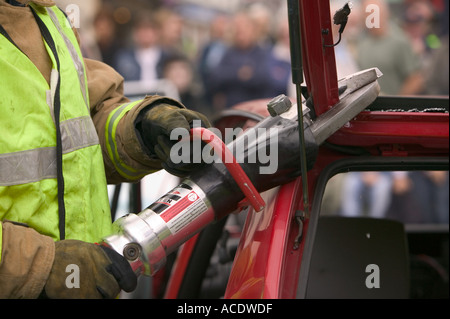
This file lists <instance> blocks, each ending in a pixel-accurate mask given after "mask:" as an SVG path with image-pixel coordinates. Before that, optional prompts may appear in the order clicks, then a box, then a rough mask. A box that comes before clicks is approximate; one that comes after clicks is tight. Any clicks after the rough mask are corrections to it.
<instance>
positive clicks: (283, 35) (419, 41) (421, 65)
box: [57, 0, 449, 117]
mask: <svg viewBox="0 0 450 319" xmlns="http://www.w3.org/2000/svg"><path fill="white" fill-rule="evenodd" d="M78 2H79V8H80V21H79V29H78V32H79V34H80V37H81V40H82V46H83V51H84V54H85V56H86V57H88V58H93V59H99V60H103V61H104V62H105V63H107V64H109V65H111V66H112V67H113V68H115V69H116V70H117V71H118V72H119V73H121V74H122V76H123V77H124V78H125V80H126V81H127V82H136V81H140V82H145V83H149V85H150V84H151V83H152V82H155V81H158V80H162V79H164V80H169V81H170V83H171V84H172V85H174V86H175V87H176V89H177V91H178V93H179V97H180V100H181V101H182V102H183V103H184V104H185V105H186V106H187V107H189V108H191V109H196V110H198V111H201V112H203V113H205V114H207V115H208V116H210V117H214V116H215V115H217V114H218V113H219V112H220V111H221V110H224V109H226V108H229V107H231V106H233V105H235V104H237V103H240V102H243V101H247V100H252V99H260V98H271V97H274V96H277V95H279V94H282V93H283V94H286V95H288V96H292V95H294V94H295V93H294V92H295V90H294V89H293V85H292V83H291V70H290V50H289V30H288V20H287V8H286V1H281V0H275V1H245V0H241V2H242V3H243V5H242V6H240V7H238V8H236V9H235V10H228V11H221V10H213V9H211V7H208V8H206V7H207V5H206V4H207V3H208V1H205V8H201V5H199V4H198V3H201V1H195V2H196V3H197V5H196V7H195V10H193V9H192V8H191V10H186V9H185V8H181V6H180V3H182V2H183V1H181V0H180V1H176V0H173V1H156V0H153V1H131V2H130V1H118V0H115V1H113V0H103V1H101V0H96V1H78ZM186 2H188V1H186ZM235 2H239V1H235ZM275 2H276V3H277V5H276V6H275V7H274V6H273V4H275ZM346 2H347V1H343V0H332V1H331V11H332V12H331V14H332V15H333V14H334V12H335V11H336V10H337V9H339V8H340V7H342V6H343V5H344V4H345V3H346ZM57 3H58V4H59V5H60V6H61V7H62V8H65V7H66V6H67V5H68V4H73V3H77V1H74V0H58V1H57ZM268 4H272V6H270V5H268ZM278 4H279V5H278ZM352 4H353V9H352V13H351V15H350V18H349V22H348V24H347V27H346V29H345V31H344V34H343V40H342V41H341V43H340V44H339V45H338V46H336V48H335V50H336V59H337V69H338V76H339V77H343V76H346V75H348V74H351V73H354V72H356V71H358V70H362V69H366V68H371V67H373V66H377V67H378V68H379V69H380V70H381V71H382V72H383V73H384V76H383V77H382V79H381V82H380V85H381V88H382V94H394V95H397V94H403V95H411V94H431V95H448V87H449V84H448V71H449V66H448V55H449V53H448V1H446V0H397V1H394V0H391V1H388V0H353V1H352ZM370 4H376V5H377V6H378V8H380V12H379V18H380V23H379V27H376V28H369V27H368V21H367V20H368V19H374V15H373V14H374V12H371V11H368V9H367V8H370V7H369V5H370ZM77 5H78V4H77ZM274 8H275V9H274ZM200 9H203V10H204V12H205V13H204V14H203V11H201V13H200V14H199V12H200V11H199V10H200ZM192 12H196V14H193V13H192ZM375 13H376V12H375ZM69 16H70V12H69ZM200 17H201V18H200ZM369 22H370V21H369Z"/></svg>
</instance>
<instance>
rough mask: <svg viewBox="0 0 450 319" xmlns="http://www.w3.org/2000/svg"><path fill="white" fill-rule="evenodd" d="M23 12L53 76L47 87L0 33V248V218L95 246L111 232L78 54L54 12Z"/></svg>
mask: <svg viewBox="0 0 450 319" xmlns="http://www.w3.org/2000/svg"><path fill="white" fill-rule="evenodd" d="M30 7H31V8H32V10H33V12H34V14H35V17H36V21H37V22H38V25H39V26H40V28H41V33H42V34H43V37H44V42H45V46H46V49H47V51H48V54H49V56H50V58H51V60H52V63H53V70H52V73H51V81H50V82H51V83H50V85H49V84H48V83H47V81H46V80H45V79H44V77H43V76H42V74H41V73H40V72H39V70H38V69H37V68H36V66H35V65H34V64H33V62H32V61H31V60H30V59H29V58H28V57H27V56H26V55H25V54H23V53H22V52H21V51H20V48H18V47H17V46H15V44H14V43H13V42H12V40H11V39H10V38H8V36H7V35H6V36H5V35H4V34H0V72H1V77H0V129H1V131H0V248H1V238H2V236H1V221H2V220H11V221H16V222H20V223H26V224H28V225H29V226H30V227H32V228H34V229H35V230H37V231H38V232H40V233H41V234H44V235H48V236H50V237H52V238H53V239H54V240H60V239H64V238H65V239H79V240H83V241H87V242H96V241H98V240H100V239H101V238H102V237H104V236H106V235H108V234H110V233H111V232H112V223H111V213H110V207H109V200H108V192H107V183H106V177H105V170H104V164H103V158H102V150H101V147H100V144H99V140H98V135H97V132H96V129H95V127H94V124H93V122H92V119H91V117H90V108H89V96H88V88H87V78H86V74H85V68H84V63H83V59H82V55H81V51H80V48H79V45H78V42H77V40H76V37H75V34H74V33H73V30H72V29H71V26H70V23H69V22H68V20H67V18H66V16H65V15H64V13H63V12H62V11H60V9H58V8H57V7H42V6H38V5H36V4H33V3H32V4H30ZM45 35H47V37H46V36H45ZM52 42H53V43H52ZM57 108H58V109H59V112H55V110H56V109H57ZM55 113H56V114H58V113H59V117H58V118H55ZM57 127H59V132H60V134H59V138H58V134H57V133H56V132H57V129H56V128H57ZM58 139H59V140H60V142H59V144H58ZM58 154H62V155H61V158H62V160H60V161H61V163H60V164H62V165H60V164H58ZM58 165H59V166H58ZM58 167H60V168H59V172H61V174H60V175H62V180H61V178H60V175H58ZM61 167H62V168H61ZM58 185H59V188H60V190H61V189H63V190H64V191H63V192H61V191H60V192H59V193H58ZM62 193H63V196H62ZM58 200H60V201H62V203H63V205H62V204H61V203H59V204H58ZM61 207H63V209H64V214H61ZM60 221H62V223H60ZM61 232H63V233H65V235H64V236H61V235H62V234H61ZM62 237H63V238H62ZM0 252H1V251H0ZM0 258H1V257H0Z"/></svg>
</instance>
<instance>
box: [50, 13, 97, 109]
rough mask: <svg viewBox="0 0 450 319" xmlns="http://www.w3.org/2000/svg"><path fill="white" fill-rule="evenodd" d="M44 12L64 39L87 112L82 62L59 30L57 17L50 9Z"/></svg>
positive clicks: (70, 43) (65, 36) (71, 44)
mask: <svg viewBox="0 0 450 319" xmlns="http://www.w3.org/2000/svg"><path fill="white" fill-rule="evenodd" d="M46 10H47V12H48V14H49V16H50V18H51V19H52V21H53V23H54V25H55V27H56V29H57V30H58V32H59V34H60V35H61V36H62V38H63V39H64V43H65V44H66V47H67V49H68V50H69V52H70V57H71V58H72V61H73V64H74V66H75V69H76V70H77V74H78V79H79V81H80V87H81V91H82V93H83V98H84V102H85V103H86V107H87V108H88V111H89V106H88V105H89V104H88V99H87V94H86V81H85V77H84V66H83V62H82V61H81V58H80V56H79V55H78V52H77V50H76V49H75V47H74V45H73V43H72V42H71V41H70V40H69V38H68V37H67V35H66V34H65V33H64V32H63V30H62V28H61V25H60V24H59V20H58V17H57V16H56V14H55V13H54V12H53V10H52V9H50V8H46ZM67 23H69V21H68V20H67Z"/></svg>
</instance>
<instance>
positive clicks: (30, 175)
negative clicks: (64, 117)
mask: <svg viewBox="0 0 450 319" xmlns="http://www.w3.org/2000/svg"><path fill="white" fill-rule="evenodd" d="M61 137H62V141H63V153H64V154H67V153H70V152H73V151H75V150H79V149H82V148H85V147H89V146H92V145H97V144H99V140H98V135H97V132H96V130H95V127H94V123H92V120H91V118H90V117H88V116H86V117H80V118H75V119H71V120H68V121H64V122H62V123H61ZM48 178H56V147H45V148H37V149H33V150H28V151H21V152H14V153H8V154H0V186H13V185H20V184H27V183H34V182H37V181H41V180H43V179H48Z"/></svg>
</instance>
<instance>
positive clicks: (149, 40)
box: [114, 11, 170, 82]
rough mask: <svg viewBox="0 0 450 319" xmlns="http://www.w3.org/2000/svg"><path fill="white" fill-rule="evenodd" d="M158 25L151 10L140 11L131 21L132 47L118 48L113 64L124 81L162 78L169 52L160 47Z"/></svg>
mask: <svg viewBox="0 0 450 319" xmlns="http://www.w3.org/2000/svg"><path fill="white" fill-rule="evenodd" d="M160 36H161V34H160V25H159V24H158V21H157V19H156V17H155V15H154V13H153V12H147V11H144V12H140V13H138V14H137V17H136V18H135V20H134V22H133V28H132V40H133V42H132V47H130V48H125V49H122V50H120V51H119V52H118V53H117V55H116V59H115V63H114V65H115V66H116V68H117V71H118V72H119V73H120V74H121V75H122V76H123V77H124V79H125V81H142V82H152V81H155V80H158V79H161V78H162V68H163V65H164V61H165V59H167V58H168V57H169V56H170V54H169V53H168V52H167V51H166V50H164V49H163V48H162V47H161V37H160Z"/></svg>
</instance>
